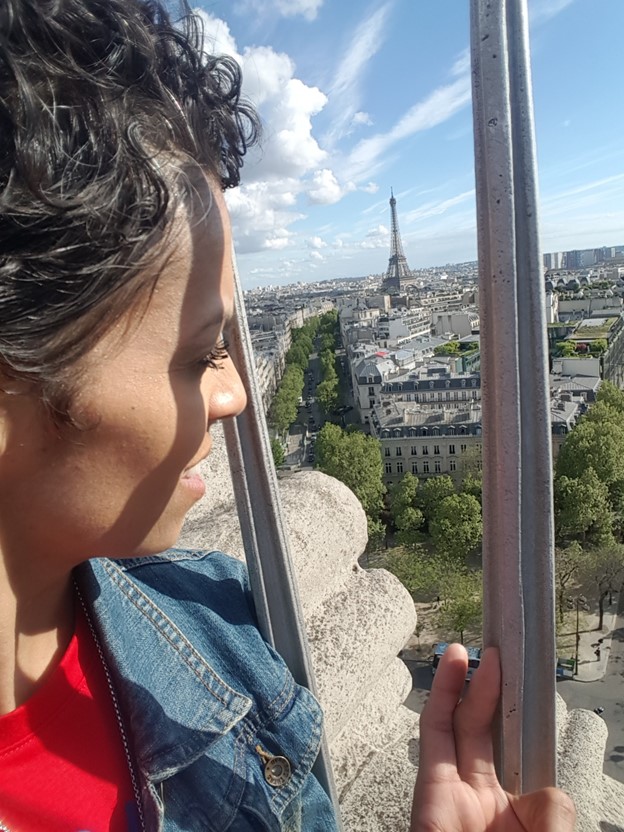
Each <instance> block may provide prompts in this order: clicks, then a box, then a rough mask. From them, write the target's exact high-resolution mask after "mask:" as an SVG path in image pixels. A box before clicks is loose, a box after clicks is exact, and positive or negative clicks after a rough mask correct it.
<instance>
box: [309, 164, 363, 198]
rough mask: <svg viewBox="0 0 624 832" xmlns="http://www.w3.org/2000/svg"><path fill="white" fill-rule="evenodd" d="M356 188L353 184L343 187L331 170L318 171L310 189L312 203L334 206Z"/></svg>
mask: <svg viewBox="0 0 624 832" xmlns="http://www.w3.org/2000/svg"><path fill="white" fill-rule="evenodd" d="M355 188H356V186H355V185H354V183H353V182H347V183H346V184H344V185H341V184H340V182H338V179H337V178H336V175H335V173H334V172H333V171H331V170H329V168H323V169H321V170H317V171H316V173H315V174H314V176H313V177H312V183H311V186H310V187H309V189H308V197H309V199H310V202H314V203H316V204H319V205H333V204H334V203H336V202H339V201H340V200H341V199H342V197H343V196H344V195H345V194H346V193H350V192H351V191H354V190H355Z"/></svg>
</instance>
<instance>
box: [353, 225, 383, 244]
mask: <svg viewBox="0 0 624 832" xmlns="http://www.w3.org/2000/svg"><path fill="white" fill-rule="evenodd" d="M389 245H390V229H389V228H387V227H386V226H385V225H377V226H375V228H371V229H369V230H368V231H367V232H366V234H365V236H364V239H363V240H362V241H361V242H360V243H359V248H388V246H389Z"/></svg>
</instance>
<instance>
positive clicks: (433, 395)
mask: <svg viewBox="0 0 624 832" xmlns="http://www.w3.org/2000/svg"><path fill="white" fill-rule="evenodd" d="M434 399H435V393H429V401H430V402H432V401H433V400H434Z"/></svg>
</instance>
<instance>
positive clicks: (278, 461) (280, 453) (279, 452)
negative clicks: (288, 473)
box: [271, 439, 286, 468]
mask: <svg viewBox="0 0 624 832" xmlns="http://www.w3.org/2000/svg"><path fill="white" fill-rule="evenodd" d="M271 453H272V454H273V463H274V464H275V467H276V468H279V467H280V465H283V464H284V459H285V458H286V457H285V454H284V446H283V445H282V443H281V442H280V441H279V439H271Z"/></svg>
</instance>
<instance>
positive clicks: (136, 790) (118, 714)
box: [0, 582, 146, 832]
mask: <svg viewBox="0 0 624 832" xmlns="http://www.w3.org/2000/svg"><path fill="white" fill-rule="evenodd" d="M74 587H75V590H76V594H77V596H78V600H79V601H80V605H81V607H82V610H83V612H84V614H85V617H86V619H87V624H88V625H89V630H90V631H91V635H92V636H93V641H94V643H95V646H96V648H97V651H98V655H99V657H100V661H101V663H102V667H103V669H104V673H105V675H106V681H107V682H108V689H109V690H110V695H111V699H112V702H113V707H114V709H115V716H116V717H117V725H118V727H119V734H120V736H121V741H122V743H123V747H124V751H125V753H126V762H127V763H128V771H129V772H130V779H131V780H132V789H133V791H134V799H135V801H136V805H137V811H138V813H139V821H140V823H141V829H142V832H146V828H145V819H144V817H143V807H142V805H141V791H140V789H139V784H138V781H137V777H136V773H135V770H134V763H133V762H132V754H131V753H130V744H129V742H128V738H127V736H126V729H125V728H124V723H123V718H122V716H121V708H120V707H119V701H118V700H117V694H116V693H115V688H114V686H113V680H112V679H111V675H110V670H109V669H108V665H107V663H106V659H105V658H104V652H103V650H102V647H101V645H100V640H99V638H98V636H97V633H96V632H95V627H94V626H93V623H92V621H91V616H90V615H89V611H88V610H87V605H86V604H85V602H84V599H83V597H82V594H81V592H80V590H79V589H78V586H77V585H76V583H75V582H74ZM2 829H3V827H2V826H0V832H2ZM5 832H9V830H8V829H7V830H5Z"/></svg>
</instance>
